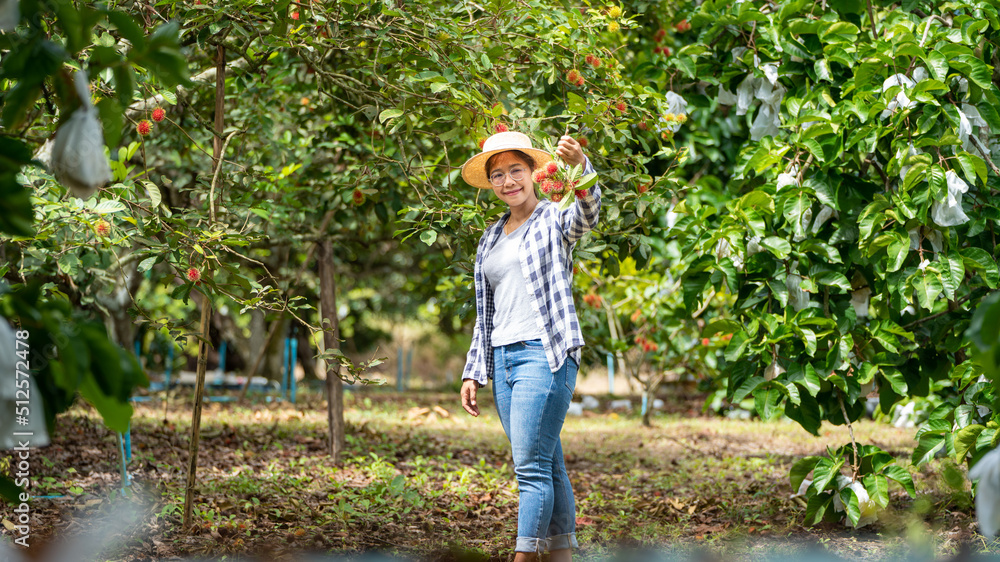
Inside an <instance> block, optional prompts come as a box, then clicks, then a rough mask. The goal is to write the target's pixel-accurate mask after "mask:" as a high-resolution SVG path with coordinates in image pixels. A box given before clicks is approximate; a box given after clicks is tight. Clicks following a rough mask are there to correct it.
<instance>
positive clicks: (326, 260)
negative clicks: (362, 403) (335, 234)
mask: <svg viewBox="0 0 1000 562" xmlns="http://www.w3.org/2000/svg"><path fill="white" fill-rule="evenodd" d="M319 302H320V308H321V309H322V310H321V318H320V325H322V326H323V348H324V350H330V349H340V326H339V324H338V323H337V286H336V284H335V282H334V278H333V242H330V241H329V240H324V241H323V243H322V247H321V250H320V254H319ZM328 323H329V325H328ZM326 390H327V393H326V394H327V406H326V414H327V420H328V422H329V424H330V435H329V440H328V445H329V447H330V456H331V457H333V460H334V462H336V461H337V460H338V459H339V458H340V453H341V452H342V451H343V450H344V383H343V381H341V380H340V363H334V364H331V363H327V365H326Z"/></svg>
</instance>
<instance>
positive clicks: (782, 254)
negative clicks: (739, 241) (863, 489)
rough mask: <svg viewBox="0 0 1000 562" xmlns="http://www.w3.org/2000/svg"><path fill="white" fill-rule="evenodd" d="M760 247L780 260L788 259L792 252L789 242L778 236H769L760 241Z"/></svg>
mask: <svg viewBox="0 0 1000 562" xmlns="http://www.w3.org/2000/svg"><path fill="white" fill-rule="evenodd" d="M760 245H761V246H763V247H764V248H767V250H768V251H770V252H771V253H772V254H774V256H775V257H777V258H778V259H779V260H783V259H785V258H787V257H788V254H790V253H791V252H792V245H791V244H789V243H788V240H785V239H783V238H778V237H777V236H768V237H767V238H765V239H763V240H761V241H760Z"/></svg>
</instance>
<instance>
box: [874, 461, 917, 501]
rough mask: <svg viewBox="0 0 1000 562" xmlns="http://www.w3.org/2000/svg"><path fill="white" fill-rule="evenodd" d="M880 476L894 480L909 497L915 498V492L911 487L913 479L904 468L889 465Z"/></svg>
mask: <svg viewBox="0 0 1000 562" xmlns="http://www.w3.org/2000/svg"><path fill="white" fill-rule="evenodd" d="M882 474H885V476H886V477H887V478H889V479H890V480H895V481H896V483H898V484H899V485H900V486H902V487H903V489H904V490H906V493H908V494H910V497H911V498H913V497H916V495H917V491H916V490H915V489H914V487H913V477H912V476H910V473H909V472H907V471H906V469H905V468H903V467H901V466H899V465H895V464H892V465H889V466H887V467H885V468H884V469H883V470H882Z"/></svg>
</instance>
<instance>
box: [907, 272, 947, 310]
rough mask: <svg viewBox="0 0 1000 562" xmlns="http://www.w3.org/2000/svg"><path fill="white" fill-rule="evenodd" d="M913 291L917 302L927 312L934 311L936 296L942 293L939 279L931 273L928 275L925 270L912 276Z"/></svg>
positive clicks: (942, 288) (942, 289)
mask: <svg viewBox="0 0 1000 562" xmlns="http://www.w3.org/2000/svg"><path fill="white" fill-rule="evenodd" d="M913 289H914V294H915V295H916V297H917V302H918V303H919V304H920V306H921V307H923V308H924V309H925V310H927V311H931V310H933V309H934V303H935V301H937V298H938V295H940V294H941V292H942V291H944V287H943V286H942V285H941V279H940V278H939V277H938V276H937V275H935V274H933V272H932V273H928V272H927V270H924V271H923V272H921V273H919V274H917V275H916V276H914V279H913Z"/></svg>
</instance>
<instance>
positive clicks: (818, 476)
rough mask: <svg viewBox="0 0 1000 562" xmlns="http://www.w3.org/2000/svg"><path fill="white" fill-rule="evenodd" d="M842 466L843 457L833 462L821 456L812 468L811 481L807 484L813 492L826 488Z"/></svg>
mask: <svg viewBox="0 0 1000 562" xmlns="http://www.w3.org/2000/svg"><path fill="white" fill-rule="evenodd" d="M842 466H844V459H842V458H841V459H839V460H837V461H836V462H834V461H833V460H831V459H828V458H826V457H823V458H821V459H820V460H819V462H818V463H816V466H815V467H814V468H813V483H812V485H810V486H809V488H810V489H812V490H813V491H814V492H815V493H820V492H822V491H824V490H826V488H827V486H829V485H830V483H831V482H833V481H834V479H835V478H836V477H837V475H838V474H840V467H842Z"/></svg>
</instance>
